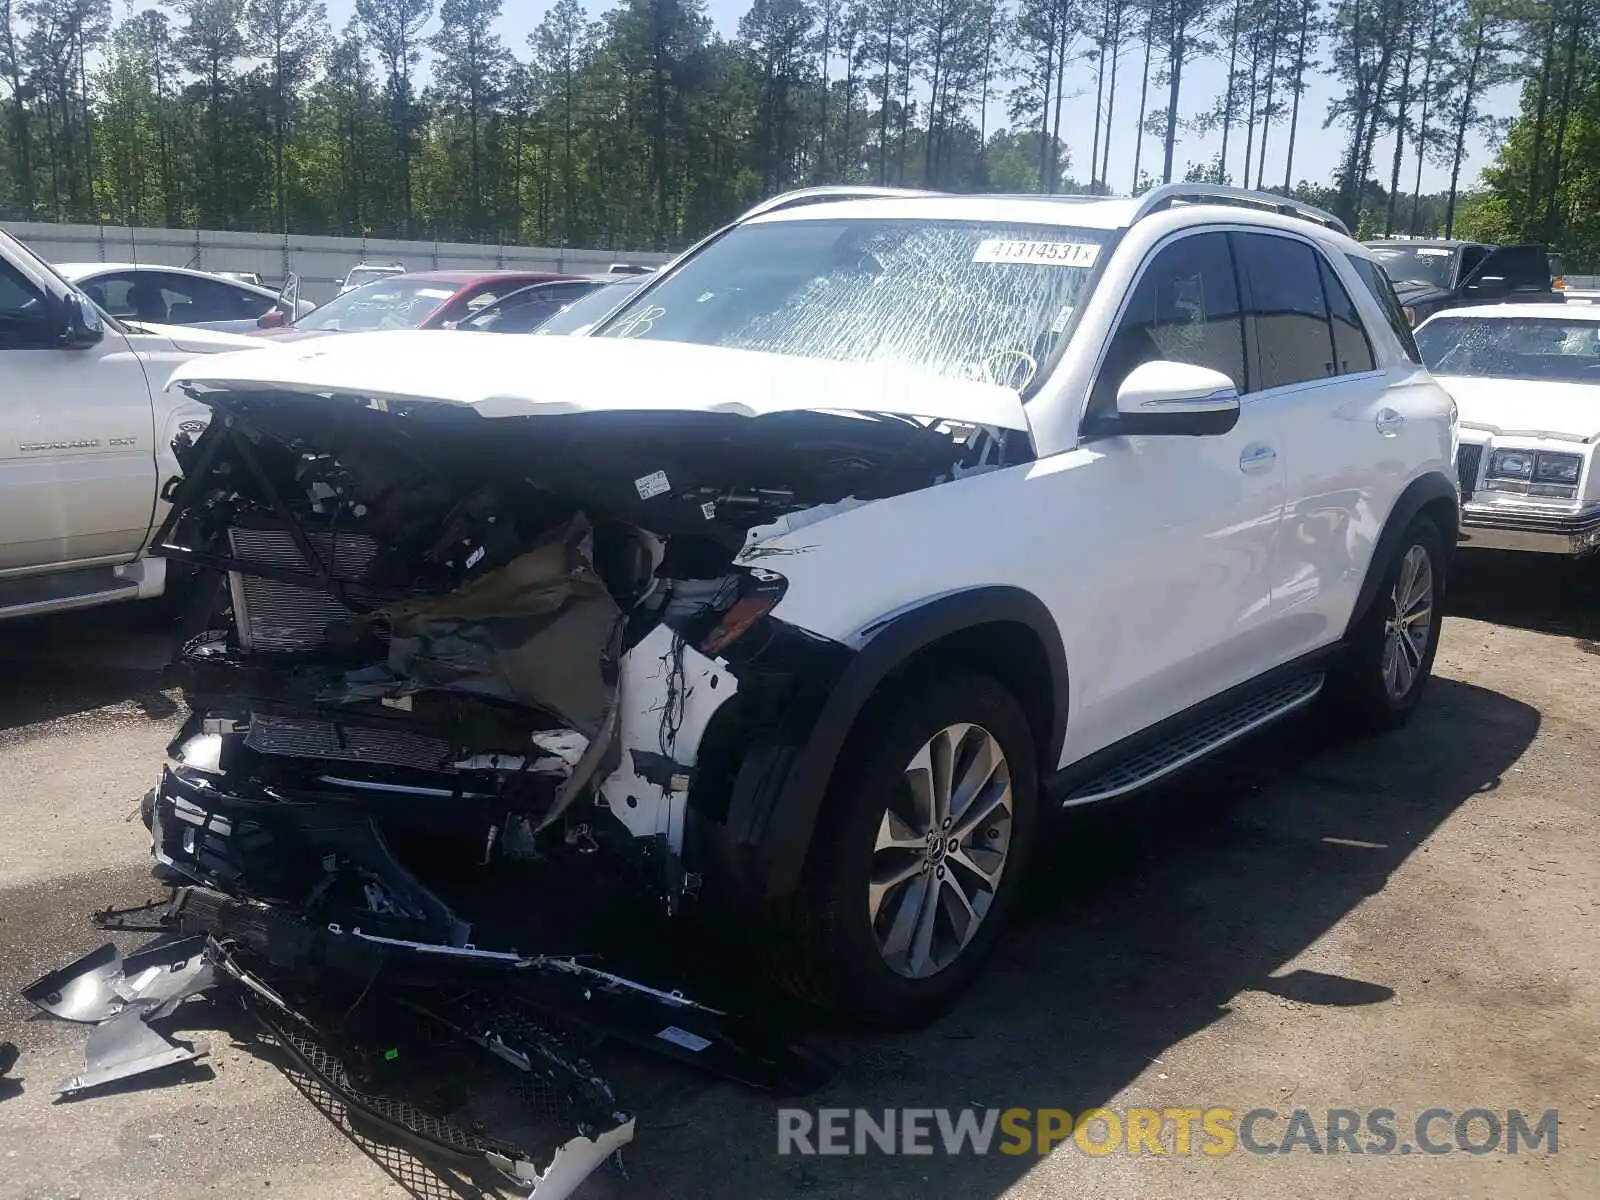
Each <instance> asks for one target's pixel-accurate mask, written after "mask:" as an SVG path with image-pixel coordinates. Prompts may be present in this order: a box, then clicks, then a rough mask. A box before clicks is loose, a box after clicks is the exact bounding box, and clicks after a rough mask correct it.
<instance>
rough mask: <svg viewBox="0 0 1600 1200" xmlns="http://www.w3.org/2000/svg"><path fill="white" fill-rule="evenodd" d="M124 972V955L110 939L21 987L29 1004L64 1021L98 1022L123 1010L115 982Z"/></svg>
mask: <svg viewBox="0 0 1600 1200" xmlns="http://www.w3.org/2000/svg"><path fill="white" fill-rule="evenodd" d="M121 976H122V955H121V954H119V953H117V948H116V947H115V946H113V945H112V944H111V943H110V942H107V943H106V944H105V945H104V946H101V947H100V949H98V950H95V951H92V952H90V953H89V954H86V955H84V956H83V957H82V958H80V959H78V960H77V961H76V962H74V963H70V964H68V965H67V966H65V967H61V968H60V969H59V970H55V971H51V972H50V973H49V974H48V975H46V976H44V977H43V978H41V979H38V980H36V981H35V982H34V983H31V984H29V985H28V986H27V987H25V988H23V989H22V997H23V999H25V1000H26V1001H28V1003H29V1004H32V1005H33V1006H34V1007H35V1008H37V1009H39V1010H40V1011H42V1012H47V1013H49V1014H50V1015H51V1016H52V1017H59V1018H61V1020H63V1021H81V1022H85V1023H87V1024H91V1025H93V1024H95V1023H97V1022H100V1021H104V1020H108V1019H109V1018H111V1017H114V1016H116V1015H117V1013H119V1012H121V1011H122V1009H123V1008H124V1006H125V1001H124V1000H123V999H122V997H120V996H118V995H117V991H116V987H115V982H116V981H117V980H118V979H120V978H121Z"/></svg>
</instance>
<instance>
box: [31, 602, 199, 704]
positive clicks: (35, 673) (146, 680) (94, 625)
mask: <svg viewBox="0 0 1600 1200" xmlns="http://www.w3.org/2000/svg"><path fill="white" fill-rule="evenodd" d="M171 631H172V624H171V620H170V619H169V617H168V615H167V611H166V609H165V608H164V607H163V606H162V605H160V604H158V603H155V602H141V603H137V604H112V605H107V606H106V607H104V608H96V609H89V610H86V611H84V612H73V613H62V614H60V615H58V616H53V617H29V618H23V619H20V620H12V621H0V679H3V680H4V681H5V686H4V687H3V688H0V730H7V729H17V728H20V727H22V726H25V725H36V724H40V723H43V722H46V721H53V720H59V719H61V718H63V717H72V716H76V715H78V714H80V713H86V712H91V711H94V710H98V709H105V708H110V707H113V706H126V707H127V709H128V711H129V713H130V714H131V715H136V716H141V717H145V718H148V719H150V720H166V719H168V718H170V717H173V716H176V715H177V712H178V706H177V704H176V703H175V702H174V700H173V699H172V697H171V695H169V694H168V693H167V692H166V691H164V690H163V687H162V671H163V669H164V668H165V666H166V664H167V662H168V661H169V660H170V658H171V654H172V632H171Z"/></svg>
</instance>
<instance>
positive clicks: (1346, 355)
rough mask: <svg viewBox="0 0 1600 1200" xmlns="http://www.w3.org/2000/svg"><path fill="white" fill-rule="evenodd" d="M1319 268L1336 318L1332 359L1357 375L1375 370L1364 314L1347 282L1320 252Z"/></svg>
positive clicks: (1341, 368) (1339, 367) (1340, 370)
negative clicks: (1358, 308) (1344, 282)
mask: <svg viewBox="0 0 1600 1200" xmlns="http://www.w3.org/2000/svg"><path fill="white" fill-rule="evenodd" d="M1317 268H1318V269H1319V270H1320V271H1321V272H1322V294H1323V296H1324V297H1326V299H1327V301H1328V315H1329V316H1330V317H1331V318H1332V319H1333V361H1334V365H1335V367H1336V368H1337V370H1338V373H1339V374H1340V375H1358V374H1360V373H1361V372H1362V371H1371V370H1375V369H1376V367H1377V363H1376V362H1375V361H1374V360H1373V357H1372V344H1371V343H1370V342H1368V341H1367V331H1366V330H1365V329H1363V328H1362V327H1361V316H1360V314H1359V313H1357V312H1356V306H1355V302H1354V301H1353V300H1351V299H1350V293H1349V292H1347V291H1345V290H1344V284H1342V283H1340V282H1339V277H1338V276H1337V275H1335V274H1334V273H1333V268H1332V267H1330V266H1329V265H1328V260H1327V259H1325V258H1323V257H1322V255H1320V254H1319V255H1317Z"/></svg>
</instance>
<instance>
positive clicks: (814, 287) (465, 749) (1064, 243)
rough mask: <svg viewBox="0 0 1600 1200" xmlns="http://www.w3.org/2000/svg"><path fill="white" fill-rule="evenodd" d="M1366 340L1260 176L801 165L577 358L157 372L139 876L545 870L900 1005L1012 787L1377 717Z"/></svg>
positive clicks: (1378, 461) (360, 893) (505, 345)
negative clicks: (610, 876) (155, 745)
mask: <svg viewBox="0 0 1600 1200" xmlns="http://www.w3.org/2000/svg"><path fill="white" fill-rule="evenodd" d="M1407 333H1408V331H1407V330H1406V326H1405V322H1404V319H1403V317H1402V316H1401V314H1400V311H1399V308H1398V305H1397V304H1396V302H1395V300H1394V296H1393V294H1392V292H1391V291H1390V289H1389V286H1388V284H1387V281H1386V279H1385V277H1384V276H1383V274H1382V272H1381V270H1380V269H1379V268H1378V266H1377V265H1376V263H1375V262H1374V261H1373V260H1372V257H1371V255H1370V253H1369V252H1368V251H1366V250H1365V249H1363V248H1362V247H1361V246H1359V245H1358V244H1357V243H1355V242H1354V241H1352V240H1351V239H1350V238H1349V237H1348V236H1347V235H1346V233H1345V232H1344V230H1343V227H1342V226H1341V225H1340V224H1339V223H1338V222H1337V221H1336V220H1335V219H1334V218H1332V217H1329V216H1328V215H1327V214H1325V213H1321V212H1319V211H1317V210H1314V209H1309V208H1305V207H1303V206H1299V205H1297V204H1294V203H1291V202H1289V201H1286V200H1284V199H1283V198H1281V197H1277V196H1270V195H1264V194H1258V193H1248V192H1235V191H1231V190H1228V189H1222V188H1210V187H1205V186H1195V185H1180V186H1173V187H1166V188H1158V189H1156V190H1154V191H1152V192H1150V193H1148V194H1147V195H1145V196H1144V197H1142V198H1140V199H1136V200H1127V199H1068V198H1040V197H983V196H944V195H930V194H921V193H909V192H906V193H901V192H893V191H885V190H879V189H862V190H859V191H855V192H853V191H852V190H851V189H824V190H821V191H809V192H804V193H798V194H791V195H788V196H784V197H779V198H778V199H777V200H775V201H771V202H769V203H768V204H766V205H763V206H761V207H760V208H759V209H758V210H756V211H754V212H753V213H752V214H749V215H747V216H746V217H745V218H743V219H741V220H740V221H738V222H736V223H734V224H733V225H731V226H729V227H728V228H726V229H724V230H721V231H719V232H718V233H717V234H715V235H713V236H712V237H710V238H708V239H707V240H705V241H704V242H702V243H701V244H699V245H698V246H696V247H694V248H693V249H691V250H690V251H689V252H688V253H686V254H685V255H683V256H681V257H680V258H679V259H677V260H676V261H675V262H673V263H672V264H670V265H669V266H668V267H667V268H665V269H663V270H662V271H661V272H660V274H659V275H657V276H656V277H653V278H651V279H650V280H649V281H648V282H646V283H645V284H644V285H643V286H641V287H639V288H637V289H634V290H632V291H631V292H630V294H629V296H628V297H627V298H626V299H625V300H623V301H622V302H621V306H620V308H618V309H617V310H616V311H613V312H611V313H610V314H608V315H606V316H604V317H602V318H601V319H599V320H598V321H597V322H596V323H595V324H594V325H593V326H591V327H590V328H589V329H588V331H587V334H586V336H579V337H562V338H557V337H546V338H526V339H520V338H509V337H500V336H492V335H480V334H472V333H450V334H437V333H435V334H415V333H410V332H398V333H379V334H357V335H352V336H350V337H347V338H340V339H334V340H329V341H322V342H316V343H313V344H304V345H289V346H281V347H276V348H272V349H268V350H260V351H253V352H251V353H249V354H235V355H228V356H222V357H216V358H209V359H205V360H199V361H196V362H195V363H192V364H190V365H188V366H186V367H184V368H182V369H181V370H179V371H178V373H177V374H176V376H175V377H174V380H173V384H172V386H173V387H175V388H178V389H180V390H182V391H183V392H185V393H186V394H188V395H189V396H190V397H192V398H194V399H196V400H198V401H200V402H202V403H204V404H206V405H208V406H209V407H210V408H211V409H212V410H213V419H212V421H211V423H210V425H209V427H208V429H207V432H206V433H205V435H204V436H203V437H201V438H199V439H198V440H197V441H196V442H195V443H194V444H192V445H188V446H186V447H184V448H183V453H182V468H183V477H182V479H181V481H180V482H178V483H175V484H174V486H173V488H172V491H171V498H172V501H173V514H172V516H171V518H170V519H169V520H168V522H167V523H166V526H165V527H164V528H163V529H162V530H161V531H160V534H159V537H158V542H159V545H160V550H161V552H162V553H165V554H168V555H171V556H173V557H176V558H179V559H183V560H186V561H188V562H190V563H192V564H195V565H196V566H197V567H198V568H200V569H201V570H203V571H208V572H211V573H213V577H214V578H215V579H216V580H217V582H218V585H219V586H218V589H217V590H218V594H219V596H221V597H222V598H223V602H222V604H221V607H220V608H219V610H218V613H217V614H216V616H215V619H213V620H210V621H207V622H205V623H203V625H202V626H201V627H200V628H198V629H196V631H195V636H194V637H193V638H192V639H191V640H190V641H189V643H188V645H187V648H186V650H185V652H184V654H183V656H182V661H181V664H180V669H181V673H182V676H183V682H184V685H185V687H186V690H187V694H188V696H189V700H190V703H191V705H192V707H193V709H194V715H193V717H192V719H191V721H190V722H189V724H188V725H187V726H186V728H185V730H184V732H183V733H182V734H181V735H180V737H179V738H178V739H177V740H176V741H175V742H174V744H173V747H172V752H171V757H172V762H171V763H170V764H169V766H168V768H167V769H166V770H165V771H164V773H163V776H162V779H161V782H160V784H159V786H158V787H157V788H156V789H155V791H154V792H153V793H152V798H151V801H150V803H149V805H148V806H147V814H146V815H147V820H148V821H149V823H150V825H151V828H152V834H153V841H154V848H155V854H156V857H157V860H158V862H159V864H160V871H161V873H162V874H163V875H164V876H165V877H166V878H168V879H169V880H172V881H174V883H175V884H177V885H179V886H180V887H182V888H186V889H189V890H190V891H191V892H193V893H195V894H204V895H206V896H208V897H211V898H212V899H213V900H215V898H216V896H217V895H219V894H220V895H221V896H223V897H225V898H229V899H230V900H231V901H239V902H247V903H248V904H249V905H251V906H254V907H252V908H251V909H250V911H251V912H253V913H257V914H259V912H260V911H261V910H262V909H263V908H265V909H270V910H272V911H274V912H277V913H280V914H287V915H289V916H290V917H292V919H293V921H294V922H295V928H296V929H299V930H302V931H303V930H308V929H309V930H313V931H318V932H317V933H316V936H317V937H320V938H322V939H323V940H324V941H326V942H328V943H329V944H330V945H333V944H338V945H345V944H349V943H352V942H354V941H365V942H368V943H377V944H381V945H382V946H383V947H385V948H386V950H388V951H390V952H408V953H411V952H414V953H416V954H418V955H421V956H429V955H431V956H432V958H431V961H434V962H439V961H448V962H452V963H462V962H468V961H470V960H472V959H474V958H475V957H482V958H485V959H490V958H492V959H494V961H502V960H504V959H506V958H507V957H509V956H514V955H515V954H519V953H521V954H526V953H529V952H531V951H534V950H537V949H539V948H540V947H539V946H538V945H530V941H534V942H536V941H537V937H536V935H535V934H533V933H531V932H530V929H531V925H530V921H531V920H532V917H531V915H530V913H529V910H528V901H527V900H526V897H527V896H528V895H529V894H530V892H529V890H528V889H529V888H530V887H531V886H532V884H533V882H534V881H536V880H537V879H538V878H539V877H540V876H541V875H542V874H543V873H545V872H548V871H549V870H551V869H552V865H553V864H554V863H556V862H557V861H561V860H568V859H570V860H571V861H573V862H575V863H578V864H579V865H580V867H582V868H583V869H585V870H590V869H592V870H595V871H599V870H603V869H614V870H616V871H617V872H619V873H620V874H621V875H622V876H623V877H625V878H626V879H627V880H628V881H630V886H637V887H638V889H639V890H640V893H641V894H643V895H653V896H655V897H657V898H658V899H659V900H661V901H663V902H665V903H666V904H667V905H668V906H670V907H671V908H672V909H674V910H675V911H677V910H681V909H686V908H690V907H694V908H698V909H699V910H700V911H702V912H707V913H709V914H710V915H712V916H713V917H714V918H716V919H718V920H725V921H728V922H737V923H740V924H742V925H744V926H747V927H748V928H749V929H750V930H752V931H753V933H754V935H755V936H757V937H758V938H759V939H761V941H762V944H763V945H764V946H766V947H767V948H769V949H770V950H771V953H770V955H769V956H768V957H769V959H770V960H771V961H772V962H774V963H777V964H780V966H781V971H782V975H783V978H784V979H785V981H786V982H787V983H788V984H789V986H791V987H792V988H793V989H794V990H795V991H796V992H797V993H798V994H800V995H802V996H804V997H807V998H809V999H811V1000H813V1001H815V1002H817V1003H820V1004H822V1005H825V1006H828V1007H831V1008H834V1009H836V1010H839V1011H843V1012H846V1013H849V1014H853V1015H855V1016H857V1017H860V1018H864V1019H867V1020H872V1021H878V1022H893V1023H900V1022H911V1021H915V1020H918V1019H920V1018H923V1017H925V1016H926V1015H927V1014H928V1013H929V1012H931V1011H932V1010H933V1009H934V1008H935V1007H936V1006H937V1005H938V1004H939V1003H940V1002H942V1001H943V1000H945V999H946V998H948V997H949V996H950V995H952V994H953V993H954V992H955V991H956V990H957V989H958V988H959V987H961V986H962V985H963V984H964V983H966V982H967V981H969V980H970V979H971V978H972V977H973V975H974V973H975V972H976V971H978V970H979V969H980V965H981V962H982V960H983V956H984V954H985V952H986V951H987V950H988V949H989V947H990V946H991V945H992V943H993V941H994V939H995V937H996V935H997V933H998V931H999V929H1000V927H1001V924H1002V922H1003V920H1004V918H1005V915H1006V912H1007V910H1008V908H1010V906H1011V904H1012V902H1013V901H1014V899H1015V896H1016V894H1017V891H1018V887H1019V884H1020V880H1021V876H1022V874H1023V868H1024V867H1025V865H1026V864H1027V860H1028V858H1029V855H1030V852H1031V851H1032V849H1033V846H1034V842H1035V837H1036V834H1037V832H1038V829H1039V824H1040V821H1041V819H1042V818H1043V817H1044V816H1045V815H1046V814H1047V813H1048V812H1049V811H1051V810H1057V809H1062V808H1066V807H1072V806H1078V805H1086V804H1091V803H1095V802H1099V801H1104V800H1109V799H1111V798H1113V797H1118V796H1122V795H1125V794H1127V793H1130V792H1132V791H1134V790H1136V789H1139V788H1141V787H1143V786H1145V785H1146V784H1149V783H1151V782H1153V781H1155V780H1157V779H1161V778H1164V777H1166V776H1168V775H1170V774H1171V773H1173V772H1175V771H1177V770H1179V769H1180V768H1183V767H1185V766H1187V765H1189V764H1191V763H1193V762H1195V761H1197V760H1199V759H1201V758H1203V757H1204V756H1206V755H1207V754H1209V753H1211V752H1212V751H1215V750H1217V749H1218V748H1220V747H1222V746H1225V745H1227V744H1229V743H1230V742H1233V741H1235V740H1236V739H1238V738H1240V737H1242V736H1244V735H1246V734H1248V733H1250V732H1252V731H1254V730H1257V729H1260V728H1262V727H1263V726H1266V725H1268V724H1269V723H1271V722H1273V721H1275V720H1277V719H1278V718H1281V717H1283V716H1285V715H1287V714H1289V713H1292V712H1295V711H1297V710H1299V709H1302V708H1304V707H1305V706H1307V705H1310V704H1312V703H1313V702H1320V703H1325V704H1327V705H1328V706H1329V707H1330V709H1331V710H1333V711H1334V712H1336V713H1337V714H1339V715H1340V716H1342V717H1343V718H1345V719H1348V720H1351V721H1354V722H1357V723H1359V724H1361V725H1364V726H1366V727H1368V728H1390V727H1394V726H1397V725H1398V724H1400V723H1401V722H1403V721H1404V720H1405V719H1406V718H1407V716H1408V715H1409V714H1410V712H1411V711H1412V709H1413V708H1414V707H1415V705H1416V704H1417V702H1418V699H1419V697H1420V696H1421V693H1422V690H1423V685H1424V683H1425V681H1426V679H1427V676H1428V673H1429V670H1430V666H1431V664H1432V661H1433V657H1434V651H1435V648H1436V645H1437V638H1438V631H1439V619H1440V602H1441V599H1442V597H1443V594H1444V587H1445V580H1446V573H1447V568H1448V563H1449V555H1450V550H1451V548H1452V547H1453V546H1454V544H1455V542H1456V535H1457V514H1458V500H1457V491H1456V481H1455V474H1454V468H1453V454H1454V449H1455V445H1454V443H1455V436H1456V433H1455V410H1454V406H1453V405H1452V402H1451V400H1450V398H1449V397H1448V396H1447V395H1446V394H1445V393H1444V392H1443V391H1442V390H1441V389H1440V388H1439V386H1438V385H1437V384H1435V383H1434V382H1433V381H1432V379H1431V378H1430V377H1429V376H1428V374H1427V372H1426V371H1425V370H1424V369H1423V368H1422V367H1421V366H1420V365H1419V364H1418V363H1417V362H1416V361H1415V359H1414V358H1413V357H1412V354H1413V353H1414V347H1413V346H1412V345H1411V343H1410V339H1409V337H1408V336H1407ZM251 919H252V920H254V919H255V918H254V917H252V918H251ZM441 956H446V957H441ZM496 956H498V957H496ZM337 957H338V956H337V955H334V954H333V953H331V952H330V953H329V954H328V955H326V959H327V961H329V962H333V961H335V960H336V959H337Z"/></svg>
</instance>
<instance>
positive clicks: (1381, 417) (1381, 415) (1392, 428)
mask: <svg viewBox="0 0 1600 1200" xmlns="http://www.w3.org/2000/svg"><path fill="white" fill-rule="evenodd" d="M1405 423H1406V419H1405V418H1404V417H1402V416H1401V415H1400V414H1399V413H1397V412H1395V410H1394V409H1392V408H1383V409H1379V410H1378V419H1377V421H1376V422H1375V424H1376V425H1377V426H1378V432H1379V433H1381V434H1383V436H1384V437H1394V436H1395V435H1396V434H1398V433H1399V432H1400V427H1401V426H1402V425H1404V424H1405Z"/></svg>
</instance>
